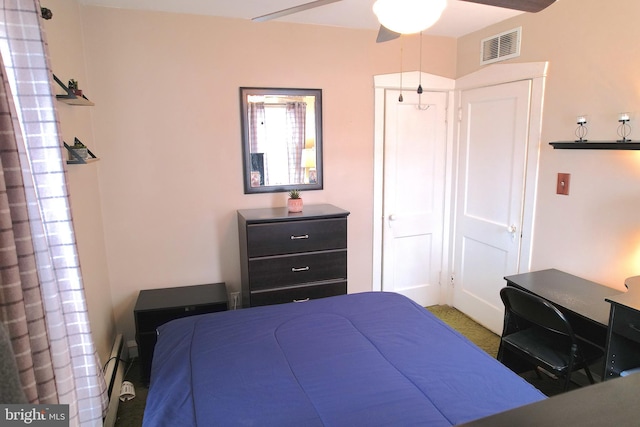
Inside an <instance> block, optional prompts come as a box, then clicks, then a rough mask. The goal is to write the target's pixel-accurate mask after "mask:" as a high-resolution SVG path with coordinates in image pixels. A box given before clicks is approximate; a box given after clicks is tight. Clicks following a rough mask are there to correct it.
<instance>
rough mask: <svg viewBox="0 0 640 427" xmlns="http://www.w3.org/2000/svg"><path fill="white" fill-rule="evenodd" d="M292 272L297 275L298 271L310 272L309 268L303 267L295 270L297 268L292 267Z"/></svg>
mask: <svg viewBox="0 0 640 427" xmlns="http://www.w3.org/2000/svg"><path fill="white" fill-rule="evenodd" d="M291 271H292V272H294V273H297V272H298V271H309V266H306V267H302V268H295V267H292V268H291Z"/></svg>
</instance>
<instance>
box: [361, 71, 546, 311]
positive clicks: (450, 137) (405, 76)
mask: <svg viewBox="0 0 640 427" xmlns="http://www.w3.org/2000/svg"><path fill="white" fill-rule="evenodd" d="M548 65H549V64H548V62H529V63H514V64H492V65H489V66H487V67H484V68H482V69H480V70H478V71H475V72H473V73H471V74H468V75H466V76H463V77H460V78H458V79H456V80H454V79H449V78H446V77H441V76H437V75H434V74H428V73H421V72H418V71H412V72H404V73H393V74H383V75H377V76H374V90H375V96H374V110H375V114H374V162H373V169H374V170H373V172H374V173H373V254H372V255H373V264H372V270H373V271H372V285H371V289H372V290H373V291H381V290H382V256H383V254H382V232H383V226H384V212H383V203H382V202H383V188H384V128H385V123H384V117H385V114H384V110H385V92H386V90H387V89H395V90H398V89H402V90H413V89H412V88H414V87H418V84H420V83H421V84H422V86H423V88H424V90H425V91H434V92H438V91H446V92H447V93H448V97H447V99H448V101H447V104H448V108H447V137H446V160H445V161H446V164H445V189H444V194H445V208H444V209H445V212H444V218H445V220H444V230H443V236H445V237H444V238H443V248H442V254H443V260H442V271H441V274H440V285H441V291H440V304H452V303H453V265H454V264H453V261H454V260H453V254H454V247H453V242H454V237H455V235H454V233H453V231H454V230H453V229H452V225H453V224H455V222H454V220H455V218H454V215H455V206H453V203H454V201H455V198H454V196H455V194H454V190H455V186H454V184H455V182H456V180H457V170H455V162H456V161H457V160H456V159H457V155H458V144H459V134H460V132H459V127H460V119H461V118H460V112H461V110H460V108H461V107H460V99H461V91H462V90H469V89H474V88H478V87H485V86H492V85H498V84H503V83H510V82H514V81H519V80H531V108H530V121H529V132H528V141H529V144H528V148H527V162H526V175H525V180H524V185H525V194H524V207H523V209H524V212H523V220H522V230H521V232H522V241H521V249H520V251H521V252H520V260H521V262H520V263H519V272H524V271H529V270H530V269H531V254H532V250H533V233H534V218H535V210H536V198H537V188H538V170H539V158H540V149H541V136H542V117H543V114H542V113H543V104H544V89H545V83H546V77H547V71H548ZM401 82H402V85H401ZM445 283H446V284H447V286H442V285H444V284H445Z"/></svg>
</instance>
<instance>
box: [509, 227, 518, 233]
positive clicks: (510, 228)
mask: <svg viewBox="0 0 640 427" xmlns="http://www.w3.org/2000/svg"><path fill="white" fill-rule="evenodd" d="M507 230H508V231H509V233H515V232H516V230H518V227H516V226H515V225H510V226H509V227H508V228H507Z"/></svg>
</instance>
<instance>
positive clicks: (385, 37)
mask: <svg viewBox="0 0 640 427" xmlns="http://www.w3.org/2000/svg"><path fill="white" fill-rule="evenodd" d="M400 35H401V34H400V33H396V32H395V31H391V30H390V29H388V28H387V27H385V26H384V25H380V29H379V30H378V38H377V39H376V43H383V42H388V41H389V40H393V39H397V38H398V37H400Z"/></svg>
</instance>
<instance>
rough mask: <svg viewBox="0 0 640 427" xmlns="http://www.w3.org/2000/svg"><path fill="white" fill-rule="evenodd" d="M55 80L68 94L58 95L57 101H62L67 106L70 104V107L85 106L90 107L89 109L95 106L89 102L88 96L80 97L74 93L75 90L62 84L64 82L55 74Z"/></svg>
mask: <svg viewBox="0 0 640 427" xmlns="http://www.w3.org/2000/svg"><path fill="white" fill-rule="evenodd" d="M53 79H54V80H55V81H56V83H58V85H60V87H61V88H62V89H64V91H65V92H66V94H65V95H56V99H57V100H58V101H62V102H64V103H65V104H69V105H83V106H89V107H90V106H93V105H95V104H94V103H93V102H91V101H89V100H88V99H87V97H86V96H84V95H82V96H78V95H76V94H75V93H73V90H72V89H69V88H68V87H67V85H65V84H64V83H62V81H61V80H60V79H59V78H58V77H56V75H55V74H54V75H53Z"/></svg>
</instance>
